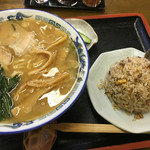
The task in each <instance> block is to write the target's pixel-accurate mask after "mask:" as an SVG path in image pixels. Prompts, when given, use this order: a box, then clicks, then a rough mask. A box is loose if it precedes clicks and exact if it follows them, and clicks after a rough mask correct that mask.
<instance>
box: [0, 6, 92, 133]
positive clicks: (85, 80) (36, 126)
mask: <svg viewBox="0 0 150 150" xmlns="http://www.w3.org/2000/svg"><path fill="white" fill-rule="evenodd" d="M19 10H20V11H31V12H32V11H33V12H39V13H45V14H47V15H52V16H54V17H56V18H58V19H59V20H61V21H63V22H65V23H66V24H68V25H69V26H71V28H72V29H73V30H74V31H75V32H76V33H77V35H78V36H79V37H80V39H81V41H82V43H83V45H84V47H85V48H84V49H85V53H86V56H87V57H86V60H87V61H86V63H87V69H86V70H87V71H86V72H85V75H84V76H85V77H84V82H83V85H82V88H81V89H80V91H79V92H78V94H77V96H75V98H74V99H73V100H72V102H71V103H70V105H68V107H67V108H66V109H64V110H62V111H61V112H60V113H59V114H58V115H57V116H56V117H54V118H52V119H50V120H47V121H44V123H41V124H37V125H34V126H33V127H29V128H28V127H27V128H25V129H19V130H18V129H12V130H11V131H6V130H5V131H0V135H7V134H19V133H24V132H28V131H31V130H35V129H37V128H40V127H42V126H44V125H46V124H48V123H50V122H53V121H54V120H56V119H58V118H59V117H60V116H62V115H63V114H64V113H65V112H67V111H68V110H69V109H70V108H71V107H72V105H73V104H74V103H75V102H76V101H77V100H78V98H79V96H80V95H81V93H82V92H83V90H84V88H85V86H86V83H87V79H88V75H89V69H90V60H89V53H88V49H87V47H86V45H85V43H84V41H83V39H82V37H81V36H80V34H79V33H78V32H77V30H76V29H75V28H74V27H73V26H72V25H71V24H70V23H68V22H67V21H66V20H65V19H63V18H61V17H59V16H57V15H55V14H52V13H49V12H46V11H43V10H38V9H31V8H13V9H6V10H1V11H0V14H1V13H3V12H11V11H16V12H17V11H19ZM44 116H45V115H44ZM35 120H36V119H35ZM35 123H36V122H35ZM0 124H1V123H0ZM0 128H1V127H0Z"/></svg>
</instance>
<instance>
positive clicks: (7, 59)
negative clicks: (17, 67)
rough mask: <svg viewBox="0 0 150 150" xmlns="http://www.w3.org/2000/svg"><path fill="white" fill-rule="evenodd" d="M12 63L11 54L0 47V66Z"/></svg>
mask: <svg viewBox="0 0 150 150" xmlns="http://www.w3.org/2000/svg"><path fill="white" fill-rule="evenodd" d="M11 61H12V54H11V53H9V52H7V51H6V50H5V49H3V47H0V64H2V66H3V67H4V66H8V65H9V64H10V63H11Z"/></svg>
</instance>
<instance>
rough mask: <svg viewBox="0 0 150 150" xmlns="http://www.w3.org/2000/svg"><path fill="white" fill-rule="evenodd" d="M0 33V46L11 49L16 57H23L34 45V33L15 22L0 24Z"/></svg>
mask: <svg viewBox="0 0 150 150" xmlns="http://www.w3.org/2000/svg"><path fill="white" fill-rule="evenodd" d="M0 33H1V34H0V44H1V45H3V46H8V47H10V48H12V49H13V50H14V52H15V55H17V56H21V55H23V54H24V53H25V52H27V51H29V50H30V49H31V48H32V46H33V45H34V41H35V40H34V33H33V32H29V31H26V30H25V29H24V28H23V27H21V26H20V25H18V24H16V23H15V22H14V23H12V22H4V23H3V24H0Z"/></svg>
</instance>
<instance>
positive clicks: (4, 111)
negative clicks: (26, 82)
mask: <svg viewBox="0 0 150 150" xmlns="http://www.w3.org/2000/svg"><path fill="white" fill-rule="evenodd" d="M19 81H20V78H19V76H17V75H16V76H14V77H13V78H8V77H6V76H5V75H4V69H3V68H2V67H1V65H0V121H1V120H4V119H6V118H10V117H11V116H12V115H11V109H12V108H13V101H12V98H11V96H10V93H11V92H12V91H13V89H14V88H15V87H16V86H17V85H18V83H19Z"/></svg>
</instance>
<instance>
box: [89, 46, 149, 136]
mask: <svg viewBox="0 0 150 150" xmlns="http://www.w3.org/2000/svg"><path fill="white" fill-rule="evenodd" d="M87 89H88V93H89V97H90V99H91V102H92V105H93V107H94V109H95V110H96V112H97V113H98V114H99V115H100V116H102V117H103V118H104V119H105V120H107V121H109V122H110V123H112V124H114V125H115V126H117V127H119V128H121V129H123V130H125V131H127V132H131V133H145V132H149V131H150V126H149V124H150V61H149V60H148V59H146V58H144V52H142V51H140V50H137V49H135V48H125V49H118V50H114V51H109V52H104V53H102V54H100V56H99V57H98V58H97V59H96V61H95V62H94V64H93V65H92V67H91V69H90V72H89V77H88V81H87Z"/></svg>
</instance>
